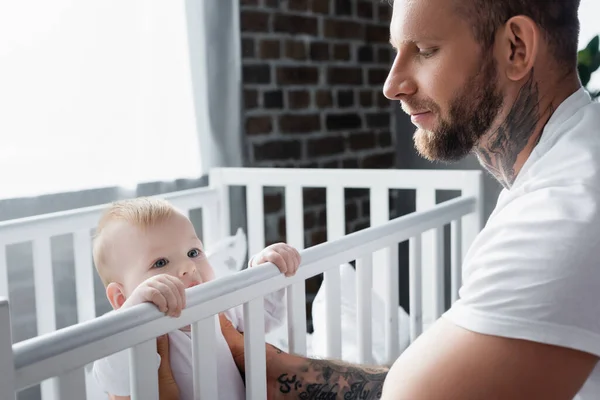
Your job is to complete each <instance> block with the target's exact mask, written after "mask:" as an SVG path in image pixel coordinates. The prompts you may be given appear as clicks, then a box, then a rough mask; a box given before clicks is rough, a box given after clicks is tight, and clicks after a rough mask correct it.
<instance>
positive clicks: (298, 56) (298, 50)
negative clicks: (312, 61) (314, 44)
mask: <svg viewBox="0 0 600 400" xmlns="http://www.w3.org/2000/svg"><path fill="white" fill-rule="evenodd" d="M285 56H286V58H291V59H293V60H306V43H304V42H302V41H300V40H286V41H285Z"/></svg>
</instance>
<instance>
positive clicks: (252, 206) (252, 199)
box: [246, 183, 265, 257]
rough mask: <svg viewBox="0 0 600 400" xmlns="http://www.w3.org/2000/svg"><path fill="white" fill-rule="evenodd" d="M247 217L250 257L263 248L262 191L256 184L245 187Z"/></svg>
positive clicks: (263, 218)
mask: <svg viewBox="0 0 600 400" xmlns="http://www.w3.org/2000/svg"><path fill="white" fill-rule="evenodd" d="M246 209H247V213H246V214H247V216H248V255H249V256H250V257H252V256H253V255H255V254H256V253H258V252H259V251H261V250H262V249H263V248H264V247H265V217H264V205H263V190H262V186H260V185H258V184H254V183H252V184H248V186H246Z"/></svg>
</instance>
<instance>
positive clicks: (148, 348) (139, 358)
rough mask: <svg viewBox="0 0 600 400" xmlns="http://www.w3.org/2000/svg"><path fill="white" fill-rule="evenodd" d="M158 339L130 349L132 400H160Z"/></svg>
mask: <svg viewBox="0 0 600 400" xmlns="http://www.w3.org/2000/svg"><path fill="white" fill-rule="evenodd" d="M156 364H157V355H156V339H151V340H148V341H146V342H144V343H140V344H138V345H137V346H134V347H132V348H130V349H129V377H130V381H131V382H130V387H131V400H159V399H158V374H157V373H156V371H157V365H156Z"/></svg>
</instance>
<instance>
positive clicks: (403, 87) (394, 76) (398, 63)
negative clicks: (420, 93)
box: [383, 53, 417, 100]
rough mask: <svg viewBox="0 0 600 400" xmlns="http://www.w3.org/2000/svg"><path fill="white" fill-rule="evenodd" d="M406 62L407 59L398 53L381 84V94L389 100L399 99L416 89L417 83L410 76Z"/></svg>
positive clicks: (414, 91)
mask: <svg viewBox="0 0 600 400" xmlns="http://www.w3.org/2000/svg"><path fill="white" fill-rule="evenodd" d="M406 63H407V61H406V60H404V59H403V58H402V57H401V55H400V53H398V54H397V55H396V58H395V59H394V64H392V67H391V68H390V72H389V74H388V77H387V79H386V80H385V84H384V85H383V94H384V96H385V97H387V98H388V99H390V100H400V99H402V98H403V97H405V96H410V95H413V94H415V93H416V91H417V85H416V84H415V81H414V79H413V78H412V77H411V74H410V68H408V66H407V65H406Z"/></svg>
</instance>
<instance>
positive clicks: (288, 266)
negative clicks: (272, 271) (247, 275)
mask: <svg viewBox="0 0 600 400" xmlns="http://www.w3.org/2000/svg"><path fill="white" fill-rule="evenodd" d="M300 261H301V260H300V253H298V250H296V249H295V248H293V247H292V246H290V245H288V244H286V243H275V244H272V245H271V246H269V247H266V248H265V249H264V250H263V251H261V252H260V253H258V254H256V255H255V256H254V257H252V259H251V260H250V267H254V266H257V265H260V264H264V263H267V262H270V263H273V264H275V265H276V266H277V268H279V271H281V272H282V273H283V274H285V276H293V275H294V274H295V273H296V271H298V266H300Z"/></svg>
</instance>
